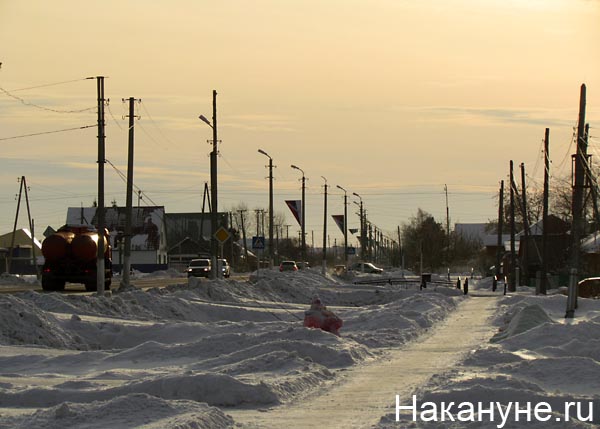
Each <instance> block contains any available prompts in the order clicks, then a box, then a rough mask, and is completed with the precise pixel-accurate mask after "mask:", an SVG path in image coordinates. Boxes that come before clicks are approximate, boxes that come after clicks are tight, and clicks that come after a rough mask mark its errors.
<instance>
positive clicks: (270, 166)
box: [258, 149, 273, 269]
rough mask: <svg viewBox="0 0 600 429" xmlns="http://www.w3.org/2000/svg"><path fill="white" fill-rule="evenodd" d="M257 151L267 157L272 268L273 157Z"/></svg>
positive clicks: (259, 150)
mask: <svg viewBox="0 0 600 429" xmlns="http://www.w3.org/2000/svg"><path fill="white" fill-rule="evenodd" d="M258 153H260V154H263V155H265V156H266V157H267V158H269V265H270V268H271V269H272V268H273V158H271V157H270V156H269V154H268V153H267V152H265V151H264V150H262V149H258Z"/></svg>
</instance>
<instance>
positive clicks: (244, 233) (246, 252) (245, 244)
mask: <svg viewBox="0 0 600 429" xmlns="http://www.w3.org/2000/svg"><path fill="white" fill-rule="evenodd" d="M245 211H246V210H238V212H239V213H240V222H241V224H242V240H243V241H244V256H245V257H246V265H247V266H248V269H249V265H248V244H247V242H246V227H245V226H244V212H245Z"/></svg>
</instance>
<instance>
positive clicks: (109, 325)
mask: <svg viewBox="0 0 600 429" xmlns="http://www.w3.org/2000/svg"><path fill="white" fill-rule="evenodd" d="M155 276H157V278H158V276H160V277H161V278H165V277H167V278H168V277H169V276H173V277H175V276H177V274H175V273H157V274H155ZM361 277H363V276H361ZM364 277H368V276H364ZM250 280H251V281H250V282H246V281H239V280H219V281H207V280H205V279H203V280H202V281H200V280H198V279H192V280H191V282H190V283H189V284H188V285H175V284H174V285H172V286H167V287H164V288H162V289H149V290H147V291H141V290H129V291H124V292H118V293H117V292H114V293H113V294H112V296H104V297H98V296H94V295H89V294H69V295H67V294H57V293H44V294H41V293H37V292H33V291H28V292H22V293H19V294H16V295H11V294H1V295H0V368H1V369H0V428H55V429H59V428H61V429H62V428H65V429H66V428H109V427H110V428H146V429H158V428H179V429H187V428H190V429H191V428H230V427H231V428H233V427H241V428H243V427H244V425H243V424H240V423H239V422H236V421H234V419H233V418H232V417H231V416H230V415H229V414H228V410H232V409H240V408H252V409H264V408H270V407H277V406H278V405H283V404H289V403H292V402H294V401H296V400H299V399H301V398H304V397H306V396H307V395H314V394H316V393H318V392H319V391H321V390H323V389H327V388H328V387H331V386H332V385H333V384H334V383H335V381H336V379H337V378H339V375H340V374H341V373H343V372H344V371H345V370H346V369H348V368H350V367H355V366H359V365H363V364H365V363H371V362H373V361H376V360H377V359H380V358H382V357H383V356H385V355H386V353H387V351H388V350H389V349H390V348H393V347H401V346H402V344H405V343H406V342H408V341H411V340H418V339H419V338H420V336H421V335H423V334H425V333H427V332H428V331H429V330H430V328H432V327H433V329H435V324H436V323H441V322H442V321H443V320H444V319H445V318H446V317H447V316H448V315H449V314H450V313H451V312H453V311H454V309H455V308H456V307H457V305H458V304H459V303H460V302H461V301H462V300H464V299H485V298H470V297H467V298H465V296H464V295H462V294H461V293H460V291H458V290H456V289H455V288H448V287H444V286H438V287H433V286H430V287H428V288H427V289H425V290H423V291H420V290H419V288H418V284H417V283H412V284H410V283H409V284H403V285H401V286H399V285H381V286H374V285H354V284H352V282H351V280H353V279H352V278H347V279H344V280H342V279H339V278H337V277H323V276H321V275H320V273H318V272H317V270H304V271H300V272H296V273H294V272H290V273H287V272H286V273H279V272H276V271H267V270H265V271H261V272H260V278H258V279H256V278H255V277H251V279H250ZM20 281H22V280H21V279H17V278H14V277H3V278H1V279H0V287H2V285H14V284H15V283H16V282H20ZM490 286H491V284H490V282H489V280H488V279H484V280H482V281H480V282H478V283H477V282H472V283H471V291H472V292H473V293H478V291H487V290H488V289H489V288H490ZM500 293H501V292H497V293H496V294H497V295H500ZM314 295H318V296H319V297H320V298H321V300H322V301H323V302H324V303H325V304H326V305H327V306H328V307H329V308H330V309H332V310H333V311H334V312H335V313H336V314H338V315H339V316H340V317H341V318H342V319H343V320H344V326H343V327H342V329H341V330H340V336H339V337H338V336H335V335H333V334H330V333H328V332H324V331H321V330H315V329H307V328H304V327H303V326H302V319H303V315H304V310H306V309H307V308H308V305H309V303H310V301H311V298H312V297H313V296H314ZM500 302H501V305H500V306H499V307H498V310H497V313H496V315H495V318H494V320H491V321H490V329H491V330H494V331H495V332H497V334H496V336H495V337H494V338H493V340H492V342H490V343H489V344H482V345H481V346H480V347H479V348H477V349H476V350H472V351H470V352H469V353H466V354H465V356H464V361H463V362H461V363H460V365H457V366H456V367H454V368H445V369H440V371H439V373H438V374H437V375H436V376H434V377H433V378H432V379H431V380H430V381H429V383H428V384H426V385H424V386H422V387H421V388H419V390H418V391H417V392H416V393H417V397H418V398H419V402H425V401H431V402H433V403H441V402H446V403H448V402H451V401H454V402H455V403H457V404H458V403H460V402H461V401H469V400H470V401H475V400H477V401H504V402H507V401H522V402H527V401H529V402H534V403H535V402H541V401H545V402H548V403H550V404H551V405H552V406H553V408H556V409H559V408H560V406H562V404H564V403H565V402H568V401H580V402H585V403H587V402H588V401H595V404H596V408H597V405H598V400H599V396H598V392H599V387H600V347H599V346H600V329H599V328H600V305H599V304H600V303H599V302H598V301H593V300H584V299H580V301H579V309H578V311H577V313H576V316H577V318H576V319H575V320H574V321H573V323H568V324H567V323H565V322H564V319H563V316H564V309H565V306H566V303H565V297H564V296H562V295H553V296H548V297H535V296H532V295H531V294H530V293H529V292H526V291H520V292H517V293H515V294H512V295H510V296H506V297H504V298H501V301H500ZM454 411H460V410H454ZM582 411H583V415H584V417H585V416H586V415H587V414H588V413H587V408H583V410H582ZM596 412H598V411H596ZM598 413H600V412H598ZM573 414H576V413H575V412H573ZM395 417H396V416H395V415H387V416H382V418H381V421H380V423H379V425H378V427H379V428H380V429H387V428H403V427H415V428H416V427H432V428H446V427H457V428H458V427H468V428H470V427H496V425H497V424H499V423H500V422H499V417H498V416H496V422H494V424H491V423H490V422H489V421H488V422H456V423H449V422H448V421H445V422H437V423H435V422H432V423H425V422H422V421H417V422H415V421H412V419H411V416H410V415H408V414H406V413H403V414H402V415H401V416H400V417H401V420H402V421H401V422H397V421H396V420H395ZM556 418H559V414H556V415H555V414H552V420H551V421H546V422H544V423H539V424H536V422H530V423H527V422H522V421H521V422H513V423H511V422H508V423H506V425H505V426H504V427H525V425H527V426H526V427H540V428H541V427H557V428H558V427H561V428H562V427H595V426H594V425H597V423H598V422H600V414H598V415H594V425H592V424H591V423H569V424H567V423H566V422H564V421H562V422H561V423H560V424H559V423H558V422H556Z"/></svg>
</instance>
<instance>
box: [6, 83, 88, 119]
mask: <svg viewBox="0 0 600 429" xmlns="http://www.w3.org/2000/svg"><path fill="white" fill-rule="evenodd" d="M0 91H2V92H3V93H4V94H6V95H7V96H9V97H11V98H13V99H15V100H17V101H20V102H21V103H22V104H23V105H25V106H29V107H35V108H36V109H42V110H46V111H48V112H54V113H82V112H87V111H90V110H94V109H96V106H94V107H86V108H84V109H77V110H59V109H52V108H50V107H45V106H40V105H39V104H35V103H31V102H30V101H27V100H25V99H23V98H21V97H19V96H18V95H14V94H12V93H11V92H9V91H7V90H6V89H4V88H2V87H0Z"/></svg>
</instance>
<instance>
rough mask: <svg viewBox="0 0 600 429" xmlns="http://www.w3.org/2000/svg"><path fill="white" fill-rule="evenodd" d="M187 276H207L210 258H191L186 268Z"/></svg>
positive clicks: (208, 274)
mask: <svg viewBox="0 0 600 429" xmlns="http://www.w3.org/2000/svg"><path fill="white" fill-rule="evenodd" d="M187 276H188V277H209V276H210V259H192V260H191V261H190V265H189V266H188V268H187Z"/></svg>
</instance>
